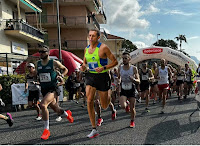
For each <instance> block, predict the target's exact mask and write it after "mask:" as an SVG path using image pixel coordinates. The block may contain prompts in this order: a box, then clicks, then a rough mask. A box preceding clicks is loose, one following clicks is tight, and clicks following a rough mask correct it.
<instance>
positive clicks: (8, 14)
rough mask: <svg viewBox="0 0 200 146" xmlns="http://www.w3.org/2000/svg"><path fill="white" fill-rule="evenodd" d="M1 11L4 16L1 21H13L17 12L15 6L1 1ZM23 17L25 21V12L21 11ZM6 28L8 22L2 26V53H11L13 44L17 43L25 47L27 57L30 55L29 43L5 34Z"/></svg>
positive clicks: (0, 47)
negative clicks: (14, 13) (14, 12)
mask: <svg viewBox="0 0 200 146" xmlns="http://www.w3.org/2000/svg"><path fill="white" fill-rule="evenodd" d="M0 7H1V10H2V13H1V14H2V15H1V19H13V15H12V13H13V10H15V11H16V8H15V5H14V4H12V3H11V2H9V1H7V0H3V1H1V5H0ZM21 17H22V18H23V19H24V20H25V11H24V10H22V9H21ZM5 28H6V22H5V21H3V22H2V23H1V25H0V38H1V39H0V53H11V42H16V43H19V44H21V45H22V46H24V48H25V55H28V47H27V43H26V42H25V41H23V40H20V39H17V38H14V37H10V36H9V35H6V34H5V33H4V29H5Z"/></svg>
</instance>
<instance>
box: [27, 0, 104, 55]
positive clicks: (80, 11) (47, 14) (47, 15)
mask: <svg viewBox="0 0 200 146" xmlns="http://www.w3.org/2000/svg"><path fill="white" fill-rule="evenodd" d="M42 8H43V12H42V14H41V17H42V19H41V20H42V21H41V24H42V27H43V28H44V30H45V31H46V32H47V35H45V44H47V45H48V46H49V47H50V49H58V31H57V8H56V1H55V0H43V3H42ZM59 13H60V16H59V18H60V28H61V34H60V35H61V48H62V49H63V50H66V51H70V52H72V53H74V54H76V55H77V56H78V57H80V58H83V55H84V49H85V47H86V46H87V45H88V44H89V42H88V30H89V29H92V28H97V29H99V30H100V24H105V23H106V15H105V13H104V9H103V4H102V2H101V0H62V1H59ZM26 19H27V21H28V22H29V24H31V25H34V26H36V22H37V20H38V19H39V16H37V17H36V16H33V15H26ZM36 48H38V46H37V44H33V43H31V44H30V47H29V50H33V51H30V52H32V53H35V52H37V50H36ZM34 51H35V52H34Z"/></svg>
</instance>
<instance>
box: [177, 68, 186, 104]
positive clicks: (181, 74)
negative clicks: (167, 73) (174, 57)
mask: <svg viewBox="0 0 200 146" xmlns="http://www.w3.org/2000/svg"><path fill="white" fill-rule="evenodd" d="M175 75H176V78H177V81H176V86H177V95H178V100H182V99H183V97H182V96H183V85H184V79H185V72H184V70H182V69H181V66H180V65H179V66H178V69H177V72H176V73H175Z"/></svg>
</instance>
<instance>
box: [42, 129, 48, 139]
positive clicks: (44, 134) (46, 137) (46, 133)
mask: <svg viewBox="0 0 200 146" xmlns="http://www.w3.org/2000/svg"><path fill="white" fill-rule="evenodd" d="M49 136H50V131H49V130H48V129H44V132H43V133H42V136H41V139H44V140H47V139H49Z"/></svg>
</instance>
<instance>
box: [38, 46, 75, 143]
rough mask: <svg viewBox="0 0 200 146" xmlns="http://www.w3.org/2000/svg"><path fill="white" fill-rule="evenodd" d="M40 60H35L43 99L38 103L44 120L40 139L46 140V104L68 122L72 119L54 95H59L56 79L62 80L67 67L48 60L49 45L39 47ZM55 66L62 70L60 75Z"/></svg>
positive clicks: (47, 128)
mask: <svg viewBox="0 0 200 146" xmlns="http://www.w3.org/2000/svg"><path fill="white" fill-rule="evenodd" d="M39 53H40V58H41V61H38V62H37V67H36V69H37V74H38V76H39V82H40V85H41V92H42V95H43V99H42V101H41V103H40V107H41V110H42V119H43V121H44V132H43V134H42V136H41V139H44V140H47V139H48V138H49V136H50V131H49V111H48V106H49V105H50V107H51V108H52V109H53V110H54V111H55V112H57V114H58V115H63V114H64V116H65V117H66V118H67V119H68V120H69V122H70V123H72V122H73V121H74V119H73V117H72V113H71V111H70V110H67V111H64V110H63V109H61V108H60V107H59V106H58V104H57V103H56V97H57V96H59V90H58V86H59V84H57V83H58V80H61V83H62V80H63V76H65V75H66V74H67V72H68V69H67V68H66V67H65V66H64V65H62V64H61V63H60V62H59V61H56V60H50V58H49V47H47V46H45V45H44V46H43V47H42V48H40V49H39ZM55 68H58V69H60V70H62V71H63V72H62V74H61V75H57V74H56V71H55Z"/></svg>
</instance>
